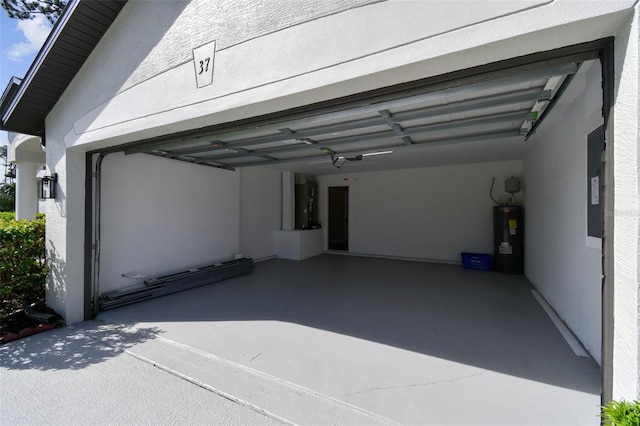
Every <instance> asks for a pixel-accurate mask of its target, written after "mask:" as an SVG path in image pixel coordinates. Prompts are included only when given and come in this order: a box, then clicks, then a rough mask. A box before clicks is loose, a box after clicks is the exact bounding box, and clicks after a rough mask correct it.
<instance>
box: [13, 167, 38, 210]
mask: <svg viewBox="0 0 640 426" xmlns="http://www.w3.org/2000/svg"><path fill="white" fill-rule="evenodd" d="M37 172H38V165H37V164H36V163H25V162H19V163H16V219H28V220H31V219H35V218H36V213H37V212H38V181H37V179H36V173H37Z"/></svg>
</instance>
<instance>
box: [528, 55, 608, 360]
mask: <svg viewBox="0 0 640 426" xmlns="http://www.w3.org/2000/svg"><path fill="white" fill-rule="evenodd" d="M600 86H601V73H600V63H599V62H598V61H594V62H591V63H589V64H585V65H584V66H583V67H582V68H581V69H580V71H579V72H578V74H577V75H576V77H575V78H574V80H573V82H572V84H571V86H570V88H569V89H568V90H567V91H566V92H565V93H564V95H563V96H562V98H561V100H560V102H559V103H558V104H557V105H556V107H555V108H554V114H553V115H552V116H551V117H550V118H549V119H548V120H546V121H545V122H544V123H543V125H542V126H540V127H539V129H538V131H537V133H536V134H535V135H534V136H533V137H532V138H531V141H532V142H533V146H532V147H531V148H530V149H529V152H528V154H527V156H526V158H525V161H524V181H525V184H526V188H527V191H526V193H525V200H524V201H525V206H527V210H526V214H525V225H526V228H527V230H528V233H527V238H525V274H526V276H527V277H528V278H529V280H530V281H531V282H532V283H533V284H534V285H535V286H536V287H537V288H538V290H539V291H540V293H541V294H542V295H543V296H544V298H545V299H546V300H547V302H549V303H550V304H551V306H553V308H554V309H555V310H556V312H558V314H559V315H560V317H561V318H562V320H563V321H564V322H565V323H566V324H567V325H568V326H569V328H571V330H572V331H573V332H574V333H575V335H576V336H577V337H578V338H579V339H580V340H581V341H582V343H583V344H584V346H585V347H586V349H587V350H588V351H589V353H590V354H591V355H592V356H593V357H594V358H595V359H596V361H598V362H600V350H601V347H600V346H601V302H602V301H601V293H602V260H601V253H602V248H601V244H602V242H601V240H600V239H599V238H593V237H587V202H588V201H589V200H588V196H587V195H588V193H587V135H588V134H589V133H591V132H592V131H594V130H595V129H597V128H598V127H599V126H601V125H602V124H603V119H602V90H601V87H600Z"/></svg>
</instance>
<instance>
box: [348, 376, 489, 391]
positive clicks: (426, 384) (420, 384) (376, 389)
mask: <svg viewBox="0 0 640 426" xmlns="http://www.w3.org/2000/svg"><path fill="white" fill-rule="evenodd" d="M485 371H486V370H483V371H481V372H479V373H475V374H468V375H466V376H461V377H455V378H453V379H447V380H436V381H433V382H426V383H412V384H410V385H395V386H385V387H375V388H371V389H367V390H363V391H357V392H351V393H348V394H345V395H344V396H352V395H358V394H362V393H368V392H373V391H379V390H390V389H405V388H415V387H419V386H432V385H438V384H440V383H451V382H457V381H459V380H465V379H469V378H471V377H476V376H481V375H483V374H484V373H485Z"/></svg>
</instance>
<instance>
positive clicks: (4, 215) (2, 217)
mask: <svg viewBox="0 0 640 426" xmlns="http://www.w3.org/2000/svg"><path fill="white" fill-rule="evenodd" d="M15 218H16V214H15V213H14V212H0V222H8V221H10V220H14V219H15Z"/></svg>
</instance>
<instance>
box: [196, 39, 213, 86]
mask: <svg viewBox="0 0 640 426" xmlns="http://www.w3.org/2000/svg"><path fill="white" fill-rule="evenodd" d="M215 54H216V42H215V40H214V41H212V42H211V43H207V44H205V45H204V46H200V47H197V48H195V49H193V65H194V67H195V72H196V85H197V86H198V88H200V87H205V86H208V85H210V84H211V83H213V61H214V57H215Z"/></svg>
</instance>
